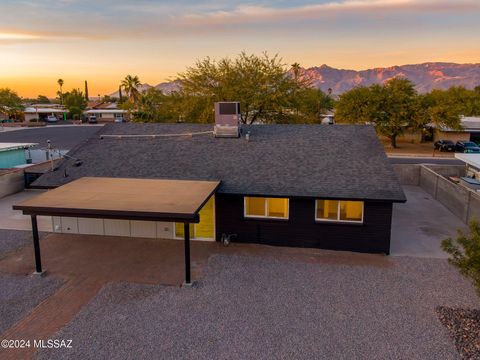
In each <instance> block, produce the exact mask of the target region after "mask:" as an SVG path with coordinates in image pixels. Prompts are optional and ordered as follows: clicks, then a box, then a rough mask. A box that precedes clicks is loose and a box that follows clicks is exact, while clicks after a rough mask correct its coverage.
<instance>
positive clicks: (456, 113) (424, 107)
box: [416, 90, 461, 129]
mask: <svg viewBox="0 0 480 360" xmlns="http://www.w3.org/2000/svg"><path fill="white" fill-rule="evenodd" d="M448 98H449V96H448V95H447V93H446V92H445V91H444V90H432V91H431V92H429V93H427V94H422V95H419V97H418V111H417V116H416V120H417V128H422V127H425V126H428V125H435V126H436V127H439V128H443V127H446V128H451V129H460V114H461V113H460V109H459V108H458V106H457V104H456V103H455V102H451V101H450V100H449V99H448Z"/></svg>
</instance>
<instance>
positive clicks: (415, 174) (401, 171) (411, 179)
mask: <svg viewBox="0 0 480 360" xmlns="http://www.w3.org/2000/svg"><path fill="white" fill-rule="evenodd" d="M393 170H394V171H395V174H396V175H397V178H398V180H399V181H400V184H402V185H414V186H418V185H419V183H420V165H418V164H394V165H393Z"/></svg>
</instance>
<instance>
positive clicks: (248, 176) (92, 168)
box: [33, 123, 405, 201]
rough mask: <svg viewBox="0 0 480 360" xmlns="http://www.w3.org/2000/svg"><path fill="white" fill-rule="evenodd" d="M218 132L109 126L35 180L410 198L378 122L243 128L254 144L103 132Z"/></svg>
mask: <svg viewBox="0 0 480 360" xmlns="http://www.w3.org/2000/svg"><path fill="white" fill-rule="evenodd" d="M210 130H213V125H210V124H209V125H200V124H158V123H157V124H151V123H149V124H136V123H127V124H109V125H106V126H105V127H104V128H103V129H102V130H100V131H99V132H98V133H97V134H95V135H94V136H93V137H91V138H89V139H87V140H86V141H85V142H83V143H82V144H80V145H78V146H77V147H76V148H74V149H72V150H71V151H70V153H69V155H70V156H72V157H75V158H78V159H81V160H82V162H83V164H82V165H81V166H77V167H76V166H73V163H74V160H73V159H70V160H65V161H64V162H63V163H62V164H61V165H60V166H59V168H58V170H57V171H54V172H50V173H46V174H44V175H42V176H41V177H40V178H39V179H38V180H37V181H35V182H34V184H33V185H34V186H37V187H56V186H59V185H62V184H65V183H68V182H70V181H72V180H74V179H77V178H80V177H83V176H103V177H130V178H161V179H185V180H221V181H222V183H221V185H220V187H219V190H218V192H219V193H228V194H250V195H267V196H288V197H318V198H338V199H342V198H343V199H348V198H350V199H365V200H387V201H405V195H404V193H403V190H402V188H401V186H400V184H399V182H398V180H397V178H396V176H395V174H394V172H393V169H392V167H391V165H390V163H389V162H388V159H387V157H386V155H385V153H384V150H383V147H382V145H381V144H380V142H379V140H378V138H377V136H376V134H375V130H374V129H373V127H371V126H364V125H250V126H243V132H244V133H246V132H247V131H249V132H250V134H251V135H250V141H249V142H247V141H246V140H245V137H243V136H242V137H241V138H239V139H232V138H226V139H225V138H214V137H213V135H212V134H210V133H208V134H199V135H195V136H181V137H175V136H172V137H156V138H153V137H152V138H145V137H124V138H121V139H119V138H111V137H104V138H103V139H102V138H101V135H102V134H103V135H145V134H148V135H153V134H179V133H181V134H182V133H190V132H205V131H210ZM65 171H66V173H67V175H68V176H67V177H65V176H64V173H65Z"/></svg>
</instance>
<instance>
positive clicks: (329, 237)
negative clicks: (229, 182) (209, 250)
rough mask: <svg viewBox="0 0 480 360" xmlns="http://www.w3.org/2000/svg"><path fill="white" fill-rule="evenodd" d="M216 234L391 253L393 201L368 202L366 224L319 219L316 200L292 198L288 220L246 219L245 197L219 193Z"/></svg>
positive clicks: (252, 240) (268, 242) (262, 241)
mask: <svg viewBox="0 0 480 360" xmlns="http://www.w3.org/2000/svg"><path fill="white" fill-rule="evenodd" d="M215 209H216V237H217V240H219V239H220V237H221V236H222V234H223V233H225V234H237V238H236V239H234V240H233V241H235V242H246V243H258V244H266V245H278V246H294V247H313V248H322V249H332V250H347V251H357V252H369V253H385V254H388V253H389V252H390V231H391V222H392V203H389V202H365V206H364V222H363V224H353V223H352V224H345V223H333V222H330V223H321V222H316V221H315V199H313V198H312V199H305V198H302V199H295V198H293V199H290V213H289V219H288V220H273V219H246V218H244V216H243V211H244V209H243V196H232V195H223V194H217V195H216V204H215Z"/></svg>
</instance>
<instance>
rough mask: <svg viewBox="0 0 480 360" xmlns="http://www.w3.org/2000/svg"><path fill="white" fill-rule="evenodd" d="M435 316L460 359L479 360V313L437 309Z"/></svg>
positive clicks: (466, 310)
mask: <svg viewBox="0 0 480 360" xmlns="http://www.w3.org/2000/svg"><path fill="white" fill-rule="evenodd" d="M437 314H438V317H439V319H440V321H441V322H442V324H443V325H445V327H446V328H447V329H448V330H449V331H450V336H451V337H452V338H453V339H454V341H455V345H456V347H457V349H458V351H459V352H460V354H462V357H463V358H464V359H480V311H479V310H470V309H452V308H448V307H438V308H437Z"/></svg>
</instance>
